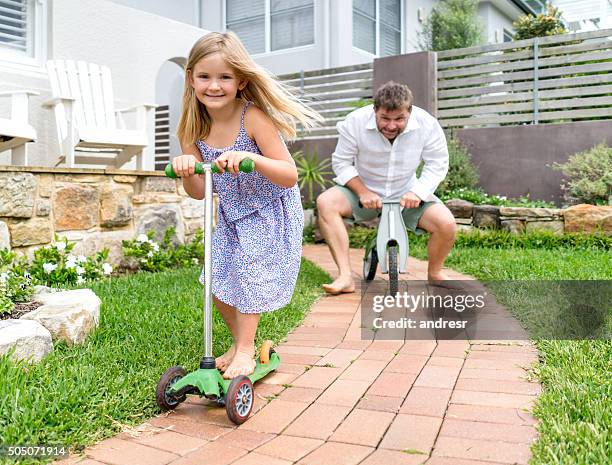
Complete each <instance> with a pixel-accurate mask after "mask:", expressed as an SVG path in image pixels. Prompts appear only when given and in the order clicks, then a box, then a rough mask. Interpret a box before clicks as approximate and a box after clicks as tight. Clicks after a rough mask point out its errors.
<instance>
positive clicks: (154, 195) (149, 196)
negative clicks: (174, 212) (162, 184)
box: [132, 192, 182, 205]
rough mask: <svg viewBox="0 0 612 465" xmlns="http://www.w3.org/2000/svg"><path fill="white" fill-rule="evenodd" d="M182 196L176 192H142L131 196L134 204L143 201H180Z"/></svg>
mask: <svg viewBox="0 0 612 465" xmlns="http://www.w3.org/2000/svg"><path fill="white" fill-rule="evenodd" d="M181 200H182V197H181V196H180V195H176V194H167V193H161V192H144V193H142V194H136V195H135V196H134V197H133V198H132V202H133V203H134V205H140V204H143V203H177V204H178V203H180V202H181Z"/></svg>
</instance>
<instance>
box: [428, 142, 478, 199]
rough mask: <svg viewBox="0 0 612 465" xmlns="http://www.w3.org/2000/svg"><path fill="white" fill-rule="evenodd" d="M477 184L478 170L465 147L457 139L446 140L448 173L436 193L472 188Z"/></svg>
mask: <svg viewBox="0 0 612 465" xmlns="http://www.w3.org/2000/svg"><path fill="white" fill-rule="evenodd" d="M477 185H478V170H477V168H476V166H475V165H474V164H473V163H472V157H471V155H470V153H469V152H468V150H467V148H465V146H464V145H462V144H461V142H460V141H458V140H457V139H453V138H451V139H449V141H448V174H447V175H446V177H445V178H444V180H443V181H442V182H441V183H440V185H439V186H438V189H437V190H436V195H438V194H442V193H444V192H446V191H449V190H454V189H460V188H464V189H474V188H475V187H476V186H477Z"/></svg>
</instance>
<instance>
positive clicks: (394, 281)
mask: <svg viewBox="0 0 612 465" xmlns="http://www.w3.org/2000/svg"><path fill="white" fill-rule="evenodd" d="M387 255H388V256H389V294H390V295H392V296H395V294H397V291H398V264H397V246H396V245H392V246H389V250H388V254H387Z"/></svg>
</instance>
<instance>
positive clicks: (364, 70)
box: [279, 63, 373, 140]
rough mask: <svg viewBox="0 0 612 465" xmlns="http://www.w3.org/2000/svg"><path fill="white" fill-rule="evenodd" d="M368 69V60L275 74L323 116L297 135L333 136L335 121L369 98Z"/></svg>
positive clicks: (370, 80)
mask: <svg viewBox="0 0 612 465" xmlns="http://www.w3.org/2000/svg"><path fill="white" fill-rule="evenodd" d="M372 73H373V69H372V63H366V64H362V65H355V66H344V67H341V68H331V69H322V70H316V71H308V72H302V73H294V74H286V75H283V76H279V80H280V81H282V82H283V83H284V84H286V85H288V86H290V87H291V88H292V89H293V90H294V92H295V93H297V94H299V95H300V96H301V97H302V98H303V99H304V100H305V101H306V103H307V104H308V105H309V106H311V107H312V108H314V109H316V110H317V111H318V112H319V113H321V115H322V116H323V117H324V118H325V122H324V123H323V124H322V125H321V126H319V127H317V128H315V129H312V130H310V131H308V132H307V133H303V132H302V133H300V134H299V135H298V137H299V139H302V140H303V139H320V138H328V137H337V132H336V123H337V122H338V121H339V120H341V119H343V118H344V117H345V116H346V115H347V114H348V113H350V112H351V111H352V110H354V109H355V108H357V107H358V106H360V105H362V104H364V103H366V101H368V99H371V98H372Z"/></svg>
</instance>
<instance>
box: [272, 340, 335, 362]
mask: <svg viewBox="0 0 612 465" xmlns="http://www.w3.org/2000/svg"><path fill="white" fill-rule="evenodd" d="M277 349H278V350H277ZM274 350H275V351H277V352H278V353H279V355H280V358H281V360H282V359H283V355H284V354H294V355H318V356H319V357H323V356H324V355H327V353H328V352H329V351H330V350H331V349H328V348H326V347H308V346H290V345H285V344H280V345H279V346H278V347H277V348H275V349H274ZM292 363H296V362H292Z"/></svg>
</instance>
